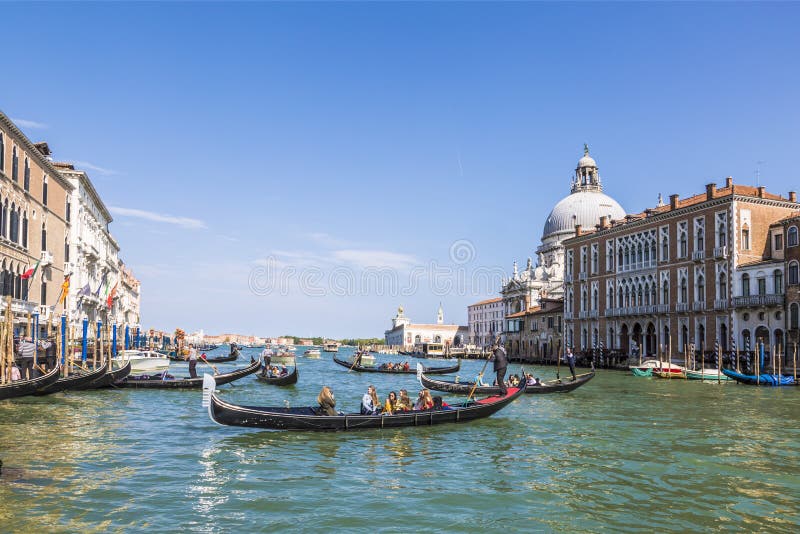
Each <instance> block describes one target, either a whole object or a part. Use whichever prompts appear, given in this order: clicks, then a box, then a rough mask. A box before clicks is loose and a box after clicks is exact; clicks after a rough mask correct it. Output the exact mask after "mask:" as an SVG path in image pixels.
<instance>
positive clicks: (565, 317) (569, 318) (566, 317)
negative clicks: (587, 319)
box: [564, 311, 572, 321]
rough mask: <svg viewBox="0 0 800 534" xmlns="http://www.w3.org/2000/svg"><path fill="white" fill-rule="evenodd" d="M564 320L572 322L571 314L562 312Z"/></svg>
mask: <svg viewBox="0 0 800 534" xmlns="http://www.w3.org/2000/svg"><path fill="white" fill-rule="evenodd" d="M564 320H565V321H571V320H572V312H566V311H565V312H564Z"/></svg>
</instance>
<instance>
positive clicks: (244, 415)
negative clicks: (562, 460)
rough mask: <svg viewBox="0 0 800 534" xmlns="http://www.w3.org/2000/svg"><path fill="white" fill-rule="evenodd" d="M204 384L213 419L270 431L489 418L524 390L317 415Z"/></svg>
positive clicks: (210, 379) (210, 382) (209, 380)
mask: <svg viewBox="0 0 800 534" xmlns="http://www.w3.org/2000/svg"><path fill="white" fill-rule="evenodd" d="M205 380H206V383H205V384H204V385H203V405H204V406H208V415H209V417H211V420H212V421H214V422H216V423H219V424H220V425H231V426H244V427H254V428H264V429H270V430H312V431H337V430H338V431H342V430H365V429H370V428H401V427H408V426H431V425H438V424H442V423H464V422H467V421H472V420H475V419H481V418H484V417H489V416H490V415H492V414H494V413H496V412H497V411H499V410H501V409H503V408H505V407H506V406H508V405H509V404H511V403H512V402H513V401H514V400H516V399H517V398H518V397H519V396H520V395H522V394H523V393H524V392H525V386H524V385H523V386H522V387H521V388H508V394H507V395H505V396H502V397H501V396H499V395H498V396H493V397H488V398H485V399H482V400H477V401H476V400H471V401H468V402H464V403H460V404H451V405H449V406H445V407H444V408H442V409H440V410H424V411H410V412H400V413H396V414H393V415H388V414H381V415H361V414H360V413H350V414H340V415H334V416H330V415H318V414H317V411H318V409H317V408H315V407H304V408H285V407H262V406H240V405H237V404H233V403H230V402H226V401H224V400H222V399H220V398H219V397H218V396H217V394H216V393H215V392H214V388H215V385H214V378H213V377H212V376H211V375H206V378H205Z"/></svg>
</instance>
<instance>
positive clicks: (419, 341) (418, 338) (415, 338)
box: [414, 334, 422, 343]
mask: <svg viewBox="0 0 800 534" xmlns="http://www.w3.org/2000/svg"><path fill="white" fill-rule="evenodd" d="M421 342H422V338H421V337H420V336H419V334H417V335H416V336H414V343H421Z"/></svg>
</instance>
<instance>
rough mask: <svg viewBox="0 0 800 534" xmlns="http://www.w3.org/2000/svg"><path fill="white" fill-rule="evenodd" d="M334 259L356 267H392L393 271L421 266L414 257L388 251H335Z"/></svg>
mask: <svg viewBox="0 0 800 534" xmlns="http://www.w3.org/2000/svg"><path fill="white" fill-rule="evenodd" d="M333 256H334V258H336V259H337V260H339V261H341V262H344V263H350V264H352V265H354V266H356V267H361V268H367V267H390V268H392V269H406V268H409V267H411V266H413V265H417V264H419V261H418V260H417V258H415V257H414V256H411V255H409V254H401V253H398V252H390V251H388V250H355V249H347V250H335V251H334V252H333Z"/></svg>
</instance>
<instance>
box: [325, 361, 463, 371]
mask: <svg viewBox="0 0 800 534" xmlns="http://www.w3.org/2000/svg"><path fill="white" fill-rule="evenodd" d="M333 361H334V362H336V363H338V364H339V365H341V366H342V367H347V368H348V369H352V370H353V371H358V372H360V373H389V374H410V375H413V374H417V371H416V370H414V369H408V370H405V369H400V370H395V369H391V370H390V369H381V368H380V367H365V366H363V365H357V364H354V363H353V362H347V361H344V360H340V359H339V358H337V357H336V356H334V357H333ZM460 368H461V360H457V361H456V364H455V365H449V366H446V367H426V366H423V368H422V370H423V372H424V373H427V374H429V375H444V374H447V373H455V372H457V371H458V370H459V369H460Z"/></svg>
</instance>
